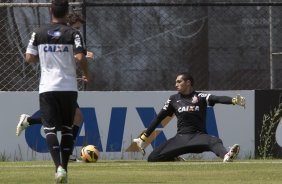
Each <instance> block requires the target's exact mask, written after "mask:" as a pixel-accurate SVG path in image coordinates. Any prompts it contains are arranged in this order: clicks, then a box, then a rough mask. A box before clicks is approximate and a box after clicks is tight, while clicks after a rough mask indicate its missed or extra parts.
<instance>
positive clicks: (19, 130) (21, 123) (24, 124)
mask: <svg viewBox="0 0 282 184" xmlns="http://www.w3.org/2000/svg"><path fill="white" fill-rule="evenodd" d="M28 117H30V116H29V115H27V114H22V115H21V116H20V120H19V123H18V125H17V130H16V135H17V136H20V135H21V133H22V131H23V130H25V129H26V128H27V127H28V126H29V123H28V122H27V118H28Z"/></svg>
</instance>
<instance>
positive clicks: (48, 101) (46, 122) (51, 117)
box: [39, 91, 78, 130]
mask: <svg viewBox="0 0 282 184" xmlns="http://www.w3.org/2000/svg"><path fill="white" fill-rule="evenodd" d="M39 102H40V111H41V116H42V123H43V126H44V127H48V128H51V127H56V130H61V126H69V127H71V126H72V124H73V120H74V115H75V109H76V108H77V107H78V104H77V92H75V91H52V92H45V93H41V94H39Z"/></svg>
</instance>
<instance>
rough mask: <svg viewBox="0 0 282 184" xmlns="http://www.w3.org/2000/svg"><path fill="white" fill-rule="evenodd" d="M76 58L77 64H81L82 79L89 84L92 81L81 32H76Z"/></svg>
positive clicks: (74, 35)
mask: <svg viewBox="0 0 282 184" xmlns="http://www.w3.org/2000/svg"><path fill="white" fill-rule="evenodd" d="M73 37H74V58H75V59H76V61H77V63H78V64H79V66H80V68H81V70H82V78H83V80H84V81H86V82H88V81H89V80H90V73H89V69H88V62H87V59H86V54H87V52H86V49H85V45H84V43H83V38H82V36H81V34H80V33H79V31H77V32H74V34H73Z"/></svg>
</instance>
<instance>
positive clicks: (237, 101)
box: [232, 95, 246, 108]
mask: <svg viewBox="0 0 282 184" xmlns="http://www.w3.org/2000/svg"><path fill="white" fill-rule="evenodd" d="M232 104H233V105H240V106H242V107H244V108H245V107H246V99H245V97H242V96H241V95H237V96H236V97H234V98H232Z"/></svg>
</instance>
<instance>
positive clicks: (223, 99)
mask: <svg viewBox="0 0 282 184" xmlns="http://www.w3.org/2000/svg"><path fill="white" fill-rule="evenodd" d="M207 101H208V103H209V105H214V104H216V103H221V104H233V105H239V106H242V107H244V108H245V106H246V99H245V97H243V96H241V95H237V96H236V97H233V98H232V97H229V96H215V95H209V96H208V97H207Z"/></svg>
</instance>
